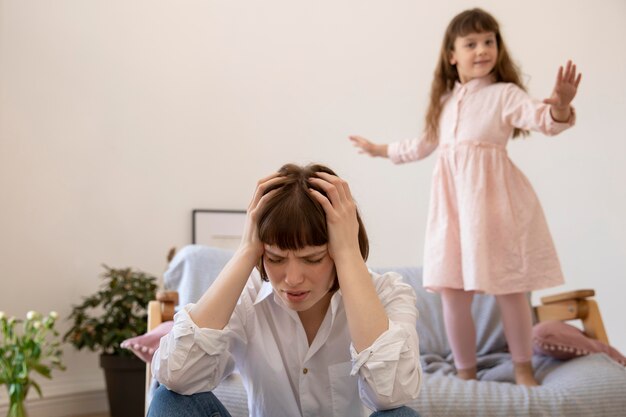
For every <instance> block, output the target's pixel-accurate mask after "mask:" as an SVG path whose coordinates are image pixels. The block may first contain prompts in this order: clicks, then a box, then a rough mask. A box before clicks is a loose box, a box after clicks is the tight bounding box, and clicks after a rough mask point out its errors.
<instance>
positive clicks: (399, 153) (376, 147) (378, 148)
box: [348, 135, 438, 164]
mask: <svg viewBox="0 0 626 417" xmlns="http://www.w3.org/2000/svg"><path fill="white" fill-rule="evenodd" d="M348 139H350V141H351V142H352V144H353V145H354V146H355V147H356V148H358V149H359V153H364V154H367V155H369V156H373V157H376V156H379V157H383V158H389V159H390V160H391V162H393V163H394V164H402V163H405V162H412V161H418V160H420V159H424V158H426V157H427V156H428V155H430V154H431V153H433V151H434V150H435V149H436V148H437V145H438V142H437V141H430V140H427V138H426V135H423V136H422V137H421V138H414V139H406V140H401V141H398V142H392V143H390V144H376V143H373V142H371V141H370V140H368V139H365V138H364V137H362V136H357V135H352V136H348Z"/></svg>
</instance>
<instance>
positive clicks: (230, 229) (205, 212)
mask: <svg viewBox="0 0 626 417" xmlns="http://www.w3.org/2000/svg"><path fill="white" fill-rule="evenodd" d="M245 220H246V211H245V210H219V209H193V210H192V211H191V243H192V244H194V245H206V246H213V247H218V248H222V249H231V250H235V249H237V247H238V246H239V243H240V242H241V236H242V234H243V228H244V224H245Z"/></svg>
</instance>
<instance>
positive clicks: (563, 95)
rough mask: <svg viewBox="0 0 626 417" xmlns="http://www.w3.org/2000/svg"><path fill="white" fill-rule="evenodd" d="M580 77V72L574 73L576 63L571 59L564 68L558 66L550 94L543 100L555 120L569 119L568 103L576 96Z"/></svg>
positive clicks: (563, 120)
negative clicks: (548, 106)
mask: <svg viewBox="0 0 626 417" xmlns="http://www.w3.org/2000/svg"><path fill="white" fill-rule="evenodd" d="M581 78H582V74H580V73H579V74H576V64H573V63H572V61H567V65H566V66H565V70H564V69H563V67H562V66H561V67H559V71H558V73H557V75H556V83H555V84H554V89H553V90H552V95H551V96H550V98H547V99H545V100H543V102H544V103H546V104H549V105H550V106H551V108H550V114H551V115H552V118H553V119H554V120H555V121H557V122H567V121H568V120H569V118H570V116H571V113H572V109H571V107H570V103H571V102H572V100H574V97H576V92H577V91H578V84H580V80H581Z"/></svg>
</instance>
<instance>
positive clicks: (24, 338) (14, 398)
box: [0, 311, 65, 417]
mask: <svg viewBox="0 0 626 417" xmlns="http://www.w3.org/2000/svg"><path fill="white" fill-rule="evenodd" d="M56 319H57V313H56V312H54V311H53V312H51V313H50V314H48V315H47V316H42V315H41V314H39V313H37V312H36V311H29V312H28V313H27V314H26V320H20V319H16V318H15V317H10V318H9V317H7V316H6V315H5V313H4V312H2V311H0V337H1V339H0V384H3V385H6V386H7V391H8V393H9V412H8V414H7V416H8V417H24V416H26V410H25V409H24V400H25V399H26V395H27V394H28V390H29V389H30V387H33V388H35V390H36V391H37V393H38V394H39V396H40V397H42V396H43V394H42V393H41V388H40V387H39V384H37V382H36V381H35V380H34V379H33V378H32V377H31V374H30V373H31V371H35V372H36V373H38V374H39V375H41V376H43V377H45V378H52V370H53V369H60V370H65V367H64V366H63V363H61V356H62V354H63V351H62V350H61V348H60V346H61V342H60V341H59V339H58V335H59V333H58V332H57V331H56V330H55V328H54V324H55V321H56ZM19 324H22V326H21V327H22V331H21V332H20V331H19Z"/></svg>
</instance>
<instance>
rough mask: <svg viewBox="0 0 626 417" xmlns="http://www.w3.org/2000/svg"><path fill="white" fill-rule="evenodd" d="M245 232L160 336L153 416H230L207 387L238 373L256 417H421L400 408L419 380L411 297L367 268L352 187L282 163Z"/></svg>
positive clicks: (398, 283) (316, 170)
mask: <svg viewBox="0 0 626 417" xmlns="http://www.w3.org/2000/svg"><path fill="white" fill-rule="evenodd" d="M244 229H245V230H244V233H243V237H242V242H241V245H240V246H239V248H238V249H237V251H236V252H235V254H234V255H233V257H232V259H231V260H230V261H229V262H228V264H227V265H226V266H225V267H224V269H223V270H222V271H221V272H220V274H219V276H218V277H217V279H216V280H215V282H214V283H213V284H212V285H211V287H210V288H209V289H208V290H207V291H206V293H205V294H204V295H203V296H202V297H201V298H200V300H199V301H198V303H196V304H190V305H187V306H185V307H184V308H183V309H182V310H181V311H180V312H179V313H178V314H177V315H176V317H175V324H174V328H173V330H172V332H170V334H169V335H168V336H166V337H164V338H163V339H162V340H161V344H160V347H159V349H158V350H157V352H156V353H155V356H154V359H153V362H152V366H153V372H154V375H155V376H156V378H157V380H158V381H159V382H160V383H161V384H162V385H163V386H161V387H160V388H159V389H158V390H157V391H156V392H155V395H154V398H153V400H152V403H151V407H150V410H149V413H148V415H149V416H151V417H161V416H174V415H176V416H183V415H184V416H193V417H196V416H206V415H210V416H214V415H221V416H229V414H228V412H227V411H226V410H225V409H224V407H223V405H222V404H221V403H220V402H219V400H218V399H217V398H216V397H215V396H214V395H213V394H212V393H211V392H210V391H211V390H213V389H214V388H215V387H216V386H217V385H218V384H219V383H220V381H221V380H222V379H223V378H225V377H226V376H228V375H229V374H230V373H231V372H233V371H234V370H235V369H236V370H237V371H238V372H239V373H241V376H242V378H243V381H244V384H245V387H246V391H247V393H248V408H249V410H250V415H251V416H252V417H280V416H285V417H293V416H300V415H302V416H341V417H346V416H362V415H363V405H365V406H367V407H368V408H370V409H372V410H377V411H379V412H378V413H374V414H372V415H376V416H378V415H385V416H416V415H417V413H415V411H413V410H411V409H410V408H408V407H404V405H405V404H406V403H407V402H409V401H410V400H412V399H414V398H416V397H417V394H418V391H419V387H420V384H421V379H422V378H421V375H422V371H421V367H420V363H419V346H418V339H417V333H416V330H415V325H416V319H417V310H416V307H415V294H414V292H413V290H412V288H411V287H410V286H409V285H407V284H404V283H402V280H401V277H400V276H399V275H398V274H395V273H387V274H384V275H382V276H379V275H376V274H372V273H370V272H369V271H368V269H367V266H366V265H365V260H366V258H367V255H368V250H369V246H368V240H367V234H366V233H365V228H364V227H363V224H362V222H361V219H360V217H359V214H358V212H357V208H356V204H355V202H354V200H353V199H352V196H351V193H350V188H349V187H348V184H347V183H346V182H345V181H344V180H342V179H340V178H338V177H337V176H336V175H335V173H334V172H333V171H332V170H330V169H329V168H327V167H324V166H322V165H309V166H306V167H300V166H296V165H292V164H288V165H285V166H283V167H282V168H281V169H280V170H279V171H278V172H277V173H275V174H272V175H270V176H269V177H266V178H264V179H262V180H260V181H259V182H258V185H257V188H256V191H255V193H254V197H253V199H252V202H251V203H250V205H249V207H248V215H247V220H246V226H245V228H244ZM255 267H256V268H257V269H258V273H257V271H254V269H255ZM382 410H387V411H382ZM185 413H186V414H185Z"/></svg>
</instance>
